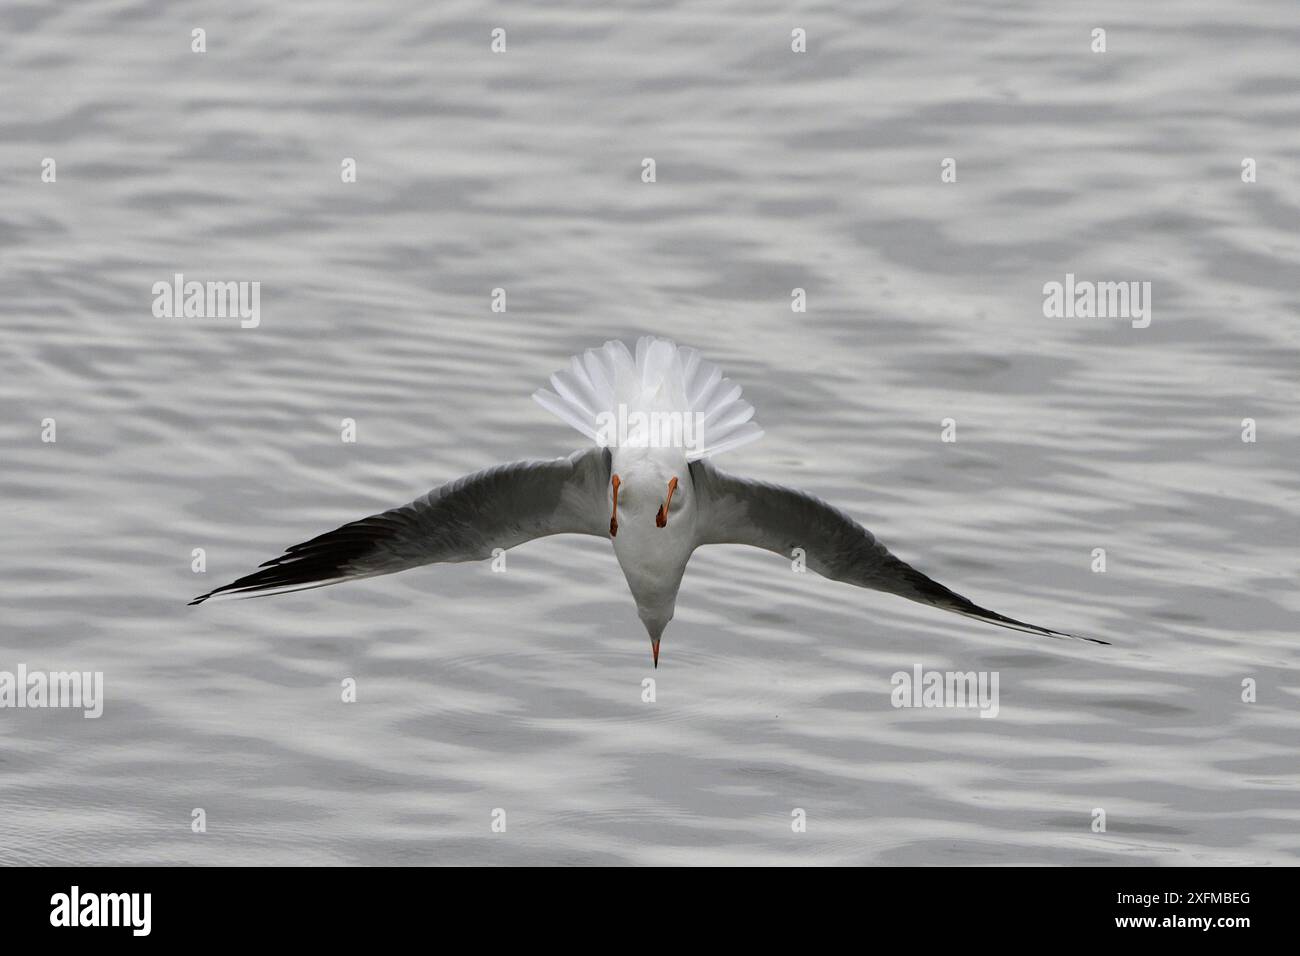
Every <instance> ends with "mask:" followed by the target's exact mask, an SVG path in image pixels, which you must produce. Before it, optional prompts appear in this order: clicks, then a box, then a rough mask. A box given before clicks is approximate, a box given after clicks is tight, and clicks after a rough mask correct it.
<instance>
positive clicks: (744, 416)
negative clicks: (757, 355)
mask: <svg viewBox="0 0 1300 956" xmlns="http://www.w3.org/2000/svg"><path fill="white" fill-rule="evenodd" d="M551 387H552V388H554V389H555V391H553V392H552V391H548V390H547V389H544V388H543V389H538V390H537V391H536V392H535V393H533V398H534V400H536V402H537V404H539V405H541V406H542V407H543V408H545V409H546V410H547V411H548V412H550V413H551V414H552V415H555V416H556V417H557V418H559V419H560V420H561V421H564V422H566V423H568V424H569V425H571V426H573V427H574V428H576V429H577V430H578V431H580V432H581V433H582V434H584V435H586V436H587V437H588V438H590V439H591V440H592V441H594V442H595V443H596V444H597V445H602V446H606V447H618V446H633V445H643V446H644V445H650V446H664V445H678V444H680V445H681V447H683V449H684V450H685V452H686V458H687V460H688V461H696V460H698V459H700V458H704V457H706V456H708V455H718V454H721V453H722V452H724V451H730V450H731V449H733V448H738V447H740V446H741V445H747V444H749V443H750V442H752V441H757V440H758V439H759V438H762V437H763V430H762V429H761V428H759V427H758V423H757V422H755V421H754V420H753V418H754V407H753V406H752V405H750V404H749V402H746V401H744V400H743V399H741V397H740V391H741V389H740V386H739V385H737V384H736V383H734V382H732V381H731V379H729V378H726V377H725V376H723V374H722V370H721V369H720V368H718V366H716V365H714V364H713V363H712V362H710V361H708V360H706V359H704V358H703V357H702V356H701V355H700V353H699V352H697V351H696V350H695V349H692V348H683V347H681V346H678V345H675V344H674V343H672V342H670V341H668V340H667V339H658V338H653V337H651V336H643V337H642V338H640V339H638V340H637V343H636V354H635V355H633V354H632V353H631V352H630V351H629V350H628V348H627V346H626V345H624V344H623V343H622V342H617V341H612V342H606V343H605V344H604V345H603V346H601V347H600V348H598V349H588V350H587V351H586V352H584V353H583V354H581V355H575V356H573V358H571V359H570V360H569V367H568V368H567V369H561V370H560V371H558V372H556V373H555V374H554V375H552V376H551Z"/></svg>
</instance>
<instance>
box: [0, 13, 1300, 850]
mask: <svg viewBox="0 0 1300 956" xmlns="http://www.w3.org/2000/svg"><path fill="white" fill-rule="evenodd" d="M498 26H499V27H504V28H505V29H506V31H507V52H505V53H503V54H494V53H492V52H491V50H490V49H489V45H490V42H491V31H492V29H493V28H494V27H498ZM196 27H202V28H204V29H205V30H206V34H207V47H208V49H207V52H206V53H202V54H198V53H193V52H191V49H190V44H191V30H193V29H194V28H196ZM795 27H801V28H803V29H805V30H806V31H807V35H808V51H807V52H806V53H803V54H797V53H793V52H791V49H790V43H791V39H790V33H791V30H792V29H794V28H795ZM1094 27H1104V28H1106V30H1107V51H1106V52H1105V53H1095V52H1093V51H1092V50H1091V49H1090V44H1091V42H1092V41H1091V31H1092V29H1093V28H1094ZM1298 46H1300V10H1298V8H1297V7H1296V5H1295V4H1294V3H1293V2H1290V0H1273V2H1238V3H1231V4H1226V3H1220V2H1208V0H1205V2H1178V3H1174V2H1168V3H1156V4H1140V5H1137V4H1132V3H1127V2H1126V3H1119V2H1115V3H1099V4H1089V5H1087V6H1086V7H1076V6H1068V7H1067V6H1065V5H1061V4H1050V3H1004V2H999V3H992V2H963V3H924V2H913V3H903V2H891V3H875V2H859V0H854V2H852V3H850V2H847V0H839V2H835V3H796V4H790V3H777V2H766V0H746V2H744V3H741V2H738V0H727V2H715V3H691V4H686V3H680V4H673V3H666V2H662V0H657V2H654V3H649V2H645V3H636V4H629V3H609V2H601V3H595V2H581V3H564V4H545V5H541V4H538V5H525V4H511V5H483V4H471V3H463V2H452V3H447V2H440V3H437V4H428V3H414V2H411V3H402V4H396V3H394V4H387V5H386V6H381V5H377V4H358V3H341V2H334V3H319V2H316V3H306V2H282V3H276V4H251V3H246V2H236V3H225V4H219V5H216V4H198V3H175V4H171V3H169V4H161V3H158V2H156V0H148V2H86V3H77V4H58V3H54V2H53V0H44V2H39V3H34V4H33V3H23V2H14V0H10V2H6V3H5V5H4V6H3V7H2V8H0V81H2V82H0V88H3V89H4V91H5V94H6V95H5V96H4V97H2V98H0V323H2V324H0V333H2V339H0V341H2V344H3V348H2V349H0V585H2V586H0V670H9V671H13V670H14V669H15V668H16V667H17V665H18V664H19V663H22V664H25V665H26V666H27V667H28V668H29V669H33V670H35V669H44V670H73V669H75V670H84V671H102V672H103V675H104V697H105V701H104V712H103V716H102V717H100V718H99V719H85V718H83V717H82V715H81V712H80V711H76V710H69V709H44V710H42V709H3V710H0V861H3V862H9V863H14V862H17V863H74V864H98V863H110V862H120V863H193V864H234V863H253V864H276V863H311V864H338V863H363V864H376V863H401V864H416V863H420V864H444V863H543V862H553V863H653V864H670V863H723V864H750V863H757V864H773V863H823V864H829V863H874V864H990V863H1012V862H1027V863H1052V864H1084V865H1087V864H1102V863H1119V864H1162V865H1198V864H1211V863H1216V864H1258V863H1275V864H1295V863H1296V862H1297V854H1298V853H1300V760H1298V756H1300V748H1298V741H1300V716H1298V714H1297V705H1298V704H1300V680H1298V679H1297V676H1296V665H1297V663H1298V661H1297V657H1298V655H1297V634H1296V620H1297V618H1296V614H1297V611H1298V610H1300V597H1298V596H1297V588H1296V580H1297V573H1298V572H1300V561H1298V560H1297V550H1296V540H1297V521H1296V518H1297V510H1298V505H1300V478H1298V477H1297V473H1296V472H1297V468H1296V466H1297V461H1298V460H1300V455H1298V454H1297V452H1300V420H1298V419H1297V414H1296V412H1297V409H1296V400H1297V395H1298V394H1300V393H1298V390H1297V384H1298V383H1297V378H1298V377H1300V337H1298V334H1297V329H1298V327H1300V271H1298V269H1297V263H1298V262H1300V235H1298V233H1297V223H1300V186H1298V185H1297V175H1298V174H1300V80H1298V79H1297V73H1296V50H1297V48H1298ZM46 157H49V158H53V159H54V160H55V161H56V164H57V166H56V175H57V179H56V181H55V182H52V183H46V182H42V180H41V171H42V160H43V159H44V158H46ZM345 157H351V158H354V159H355V160H356V162H357V170H358V176H357V182H355V183H343V182H342V181H341V176H340V164H341V163H342V161H343V159H344V158H345ZM646 157H652V158H654V159H655V160H656V164H657V168H656V178H657V181H656V182H654V183H651V184H647V183H643V182H642V180H641V172H642V160H643V159H644V158H646ZM948 157H951V158H954V159H956V162H957V181H956V182H953V183H944V182H941V180H940V172H941V169H940V164H941V162H942V160H943V159H945V158H948ZM1246 157H1250V158H1253V159H1254V160H1255V161H1256V164H1257V181H1256V182H1254V183H1245V182H1243V181H1242V168H1241V164H1242V160H1243V158H1246ZM178 272H179V273H183V274H184V275H185V276H186V278H187V279H198V280H200V281H206V280H220V281H258V282H260V283H261V314H260V325H259V326H258V327H256V328H247V329H245V328H241V327H240V323H239V321H238V320H237V319H231V318H225V319H223V318H189V319H185V318H172V319H169V318H155V317H154V315H153V313H152V311H151V306H152V303H153V299H154V295H153V293H152V291H151V289H152V286H153V284H154V283H155V282H159V281H164V282H166V281H170V280H171V277H172V276H173V274H175V273H178ZM1067 273H1072V274H1074V275H1076V276H1078V277H1079V278H1080V279H1091V280H1097V281H1149V282H1150V283H1151V284H1152V313H1151V319H1152V321H1151V324H1150V326H1149V327H1147V328H1135V327H1134V326H1133V324H1132V322H1130V321H1129V320H1128V319H1126V318H1122V317H1121V318H1114V317H1112V318H1045V317H1044V314H1043V286H1044V284H1045V283H1048V282H1052V281H1064V278H1065V275H1066V274H1067ZM796 287H799V288H803V289H805V290H806V292H807V301H808V310H807V312H806V313H796V312H793V311H792V310H791V290H792V289H794V288H796ZM494 288H504V289H505V290H506V292H507V311H506V312H504V313H499V312H493V311H492V310H491V308H490V305H491V292H492V290H493V289H494ZM644 333H656V334H660V335H666V336H670V337H673V338H675V339H677V340H678V341H681V342H683V343H685V344H690V345H693V346H695V347H697V348H699V349H701V350H702V351H703V352H704V353H705V354H706V355H707V356H708V357H710V358H712V359H713V360H714V361H716V362H718V363H719V364H721V365H722V366H723V367H724V369H725V370H726V371H727V373H728V374H729V375H731V376H732V377H733V378H734V379H736V380H737V381H739V382H741V383H742V384H744V385H745V387H746V397H747V398H749V399H750V400H751V401H752V402H753V403H754V405H755V406H756V407H757V409H758V419H759V421H760V422H761V423H762V424H763V426H764V427H765V429H766V430H767V435H766V437H765V438H764V439H763V441H761V442H759V443H757V444H754V445H750V446H747V447H746V448H744V449H742V450H739V451H736V452H735V453H733V454H729V455H726V456H724V457H723V458H722V459H720V461H719V464H720V465H721V466H722V467H725V468H728V469H730V470H734V471H739V472H743V473H746V474H751V475H754V476H757V477H762V478H765V479H768V480H772V481H780V482H785V483H789V484H792V485H797V486H800V487H804V488H807V489H809V490H811V491H813V492H815V493H817V494H819V495H821V496H823V497H826V498H828V499H829V500H831V501H834V502H836V503H837V504H839V505H840V506H842V507H844V508H845V509H847V510H848V511H849V512H851V513H852V514H853V515H854V516H855V517H857V518H858V519H859V520H861V521H862V522H863V523H864V524H865V525H867V527H869V528H871V529H872V530H873V531H874V532H875V533H876V534H877V535H878V536H879V537H881V538H882V539H883V540H884V541H885V542H886V543H887V544H889V545H890V547H891V548H892V549H893V550H894V551H895V552H897V553H898V554H899V555H900V556H902V557H903V558H905V559H907V560H909V561H912V562H913V563H915V564H916V565H918V566H919V567H920V568H922V569H923V570H925V571H927V572H928V573H930V574H931V575H933V576H934V577H936V578H938V579H939V580H940V581H943V582H944V583H946V584H948V585H949V586H951V587H953V588H954V589H956V590H958V591H960V592H962V593H964V594H966V595H968V596H970V597H972V598H973V599H975V600H976V601H978V602H980V603H983V604H985V605H987V606H989V607H992V608H994V609H996V610H999V611H1001V612H1003V613H1005V614H1009V615H1011V616H1013V617H1017V618H1021V619H1024V620H1028V621H1033V622H1037V623H1041V624H1045V625H1048V626H1051V627H1055V628H1059V629H1062V630H1068V631H1073V632H1078V633H1082V634H1089V635H1093V636H1097V637H1102V638H1105V639H1108V640H1110V641H1112V642H1113V644H1112V646H1110V647H1101V646H1094V645H1088V644H1081V643H1075V642H1060V641H1051V640H1046V639H1041V638H1035V637H1030V636H1027V635H1023V634H1017V633H1012V632H1009V631H1004V630H1000V629H997V628H993V627H989V626H985V625H981V624H978V623H975V622H972V621H967V620H965V619H962V618H959V617H956V616H952V615H947V614H944V613H942V612H940V611H937V610H932V609H929V608H926V607H922V606H920V605H914V604H909V603H908V602H905V601H903V600H901V599H898V598H894V597H890V596H888V595H883V594H879V593H874V592H866V591H861V590H856V589H853V588H849V587H846V586H844V585H838V584H834V583H831V582H829V581H826V580H823V579H820V578H817V577H815V576H813V575H798V574H794V573H791V568H790V565H789V562H786V561H782V560H781V559H780V558H777V557H774V556H772V555H769V554H765V553H760V552H751V551H746V550H744V549H740V548H735V547H723V548H714V549H710V550H704V551H701V552H699V553H697V555H696V556H695V558H694V560H693V562H692V564H691V566H690V568H689V570H688V572H687V576H686V580H685V582H684V585H683V589H682V594H681V598H680V600H679V603H678V612H677V618H676V620H675V621H674V623H673V624H672V626H671V627H670V628H669V630H668V632H667V634H666V636H665V639H664V644H663V658H662V660H661V666H660V668H659V670H658V671H657V672H656V671H653V670H651V668H650V652H649V643H648V640H647V638H646V636H645V633H644V631H643V630H642V628H641V626H640V623H639V622H638V620H637V617H636V613H635V609H634V606H633V604H632V600H631V598H630V596H629V595H628V594H627V591H626V587H625V585H624V583H623V580H622V576H621V573H620V571H619V569H618V566H617V564H616V563H615V561H614V559H613V555H612V553H611V549H610V547H609V544H608V543H607V542H604V541H601V540H598V539H595V538H587V539H577V538H551V539H547V540H543V541H538V542H533V543H531V544H528V545H525V546H523V547H521V548H519V549H518V550H516V551H513V552H511V553H510V554H509V555H508V563H507V571H506V573H504V574H501V573H493V572H492V571H491V568H490V566H489V565H488V564H464V565H450V566H439V567H429V568H421V569H417V570H414V571H409V572H406V573H403V574H400V575H396V576H393V577H387V578H379V579H374V580H369V581H362V582H356V583H350V584H344V585H341V586H338V587H334V588H328V589H322V590H315V591H308V592H304V593H299V594H292V595H287V596H283V597H277V598H270V599H266V600H256V601H245V602H234V603H225V604H209V605H205V606H203V607H199V608H192V607H187V606H186V601H187V600H189V599H190V598H191V597H193V596H194V595H195V594H198V593H200V592H202V591H206V590H209V589H210V588H212V587H214V586H217V585H219V584H223V583H225V582H226V581H228V580H230V579H231V578H233V577H235V576H238V575H240V574H244V573H246V572H247V571H249V570H251V569H252V568H253V567H255V566H256V565H257V564H258V563H259V562H261V561H263V560H266V559H267V558H270V557H273V556H274V555H276V554H278V553H279V552H280V550H281V549H283V548H284V547H286V546H287V545H290V544H293V543H295V542H298V541H301V540H304V539H305V538H307V537H310V536H312V535H314V534H316V533H319V532H321V531H325V530H328V529H330V528H332V527H335V526H336V525H338V524H340V523H342V522H344V521H348V520H351V519H353V518H357V517H361V516H363V515H366V514H369V513H372V512H375V511H379V510H383V509H385V508H388V507H391V506H393V505H396V504H400V503H402V502H404V501H407V500H409V499H411V498H413V497H415V496H417V495H419V494H423V493H424V492H425V491H426V490H428V489H429V488H430V487H433V486H435V485H437V484H440V483H441V482H443V481H445V480H447V479H450V478H453V477H455V476H458V475H460V474H463V473H465V472H468V471H472V470H475V469H477V468H479V467H482V466H485V465H489V464H493V463H495V462H498V461H501V460H507V459H513V458H519V457H527V456H552V455H558V454H564V453H567V452H568V451H570V450H571V449H572V448H574V447H576V446H577V444H578V442H579V441H580V440H581V439H580V438H579V437H578V436H577V435H576V434H575V433H574V432H572V431H570V430H568V429H567V428H565V426H563V425H562V424H560V423H558V422H557V421H555V420H554V419H552V418H550V417H549V416H548V415H547V414H546V413H545V412H544V411H542V410H541V409H540V408H538V407H537V406H536V405H534V404H533V403H532V402H531V401H530V400H529V395H530V393H531V392H532V391H533V390H534V389H535V388H536V387H538V386H539V385H541V384H543V383H544V381H545V377H546V376H547V374H549V373H550V372H551V371H553V370H554V369H556V368H559V367H560V366H561V365H562V364H563V363H564V362H565V360H566V359H567V356H569V355H570V354H571V353H573V352H575V351H579V350H581V349H583V348H586V347H589V346H594V345H598V344H600V343H601V342H603V341H605V340H606V339H609V338H617V337H621V338H624V339H625V340H628V341H631V340H632V339H633V338H634V337H635V336H637V335H639V334H644ZM51 418H52V419H54V420H55V423H56V436H55V437H56V439H57V440H56V441H54V442H47V441H42V429H43V426H42V422H43V420H45V419H51ZM345 418H351V419H354V420H355V422H356V424H357V436H358V440H357V441H356V442H355V443H345V442H343V441H342V440H341V436H340V428H341V421H342V420H343V419H345ZM945 418H952V419H954V420H955V422H956V435H957V441H956V442H954V443H948V442H943V441H941V437H940V432H941V424H940V423H941V422H942V420H943V419H945ZM1245 418H1250V419H1253V420H1254V421H1255V423H1256V429H1257V440H1256V441H1254V442H1243V441H1242V420H1243V419H1245ZM196 548H202V549H204V550H205V552H206V561H207V564H206V572H205V573H201V574H199V573H195V572H194V571H193V570H192V568H191V562H192V557H191V556H192V553H193V551H194V549H196ZM1097 548H1103V549H1105V552H1106V570H1105V572H1104V573H1098V572H1095V571H1094V570H1093V566H1094V560H1095V559H1094V556H1093V554H1094V549H1097ZM918 664H919V665H921V666H923V667H924V668H926V669H936V670H961V671H967V670H974V671H988V672H997V674H998V675H999V678H1000V695H1001V699H1000V710H999V713H998V716H997V717H996V718H995V719H982V718H980V717H979V716H978V715H977V713H976V712H975V711H972V710H970V709H956V708H946V709H896V708H894V707H893V706H891V699H890V691H891V683H890V680H891V675H893V674H894V673H895V672H897V671H907V672H910V671H911V670H912V668H913V667H914V666H915V665H918ZM648 677H654V678H655V680H656V681H657V685H656V700H655V702H653V703H646V702H643V701H642V681H643V680H644V679H646V678H648ZM346 678H353V679H355V680H356V682H357V701H356V702H355V703H348V704H345V703H343V702H342V700H341V682H342V681H343V680H344V679H346ZM1247 679H1249V680H1252V681H1253V682H1254V686H1255V688H1256V699H1255V700H1254V702H1244V701H1243V700H1242V697H1243V681H1246V680H1247ZM196 808H202V810H203V811H204V812H205V815H206V825H207V830H206V832H205V833H195V832H193V828H192V825H191V822H192V814H193V811H194V810H195V809H196ZM498 808H499V809H503V810H505V811H506V820H507V827H506V832H504V833H494V832H492V829H491V823H492V814H493V811H494V810H495V809H498ZM796 808H800V809H802V810H804V811H805V813H806V818H807V831H806V832H803V833H796V832H794V831H793V829H792V812H793V811H794V810H795V809H796ZM1098 809H1100V810H1104V811H1105V814H1106V817H1105V820H1106V829H1105V832H1095V831H1094V827H1093V821H1094V818H1095V813H1094V811H1095V810H1098Z"/></svg>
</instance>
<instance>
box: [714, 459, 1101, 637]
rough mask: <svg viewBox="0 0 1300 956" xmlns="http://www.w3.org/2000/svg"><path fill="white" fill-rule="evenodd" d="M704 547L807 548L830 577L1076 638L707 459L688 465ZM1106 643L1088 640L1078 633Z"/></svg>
mask: <svg viewBox="0 0 1300 956" xmlns="http://www.w3.org/2000/svg"><path fill="white" fill-rule="evenodd" d="M691 478H692V481H693V482H694V485H695V494H696V498H697V501H696V505H697V508H698V513H699V515H700V519H699V529H700V530H699V536H700V540H699V543H700V544H747V545H751V546H753V547H756V548H762V549H764V550H765V551H772V552H775V553H776V554H781V555H784V556H785V557H787V558H789V557H792V555H793V552H794V549H795V548H801V549H803V552H804V556H805V561H806V563H807V566H808V567H809V568H811V569H812V570H813V571H816V572H817V573H818V574H820V575H822V576H823V577H827V578H830V579H831V580H832V581H843V582H844V583H846V584H854V585H857V586H858V587H861V588H872V589H873V590H876V591H887V592H889V593H890V594H897V595H899V596H901V597H905V598H907V599H908V600H910V601H917V602H919V603H921V604H928V605H930V606H931V607H937V608H942V609H943V610H945V611H954V612H956V613H957V614H964V615H966V616H967V617H972V618H975V619H976V620H979V621H985V622H987V623H989V624H997V625H999V626H1000V627H1007V628H1011V629H1012V630H1016V631H1024V632H1026V633H1029V634H1042V635H1045V636H1047V637H1074V635H1072V634H1063V633H1061V632H1060V631H1053V630H1050V629H1049V628H1045V627H1038V626H1036V625H1034V624H1026V623H1025V622H1024V621H1017V620H1015V619H1014V618H1009V617H1004V616H1003V615H1001V614H998V613H996V612H994V611H990V610H988V609H986V608H982V607H980V606H979V605H977V604H975V603H974V602H972V601H970V600H968V599H967V598H964V597H962V596H961V595H960V594H957V593H955V592H953V591H950V590H948V589H947V588H946V587H944V586H943V585H942V584H939V583H938V582H937V581H933V580H931V579H930V578H928V577H926V576H925V575H924V574H922V573H921V572H920V571H918V570H916V568H914V567H912V566H911V565H910V564H907V563H906V562H904V561H900V560H899V559H898V558H896V557H894V556H893V555H892V554H890V553H889V551H888V550H887V549H886V548H885V546H884V545H883V544H881V543H880V542H879V541H877V540H876V539H875V537H874V536H873V535H872V534H871V532H870V531H868V530H867V529H866V528H864V527H862V525H860V524H858V523H857V522H856V521H854V520H853V519H852V518H850V517H849V516H848V515H846V514H845V513H844V512H843V511H840V510H839V509H838V508H835V507H833V506H831V505H829V504H827V503H826V502H824V501H822V500H821V499H820V498H815V497H813V496H812V495H810V494H806V493H805V492H802V491H796V490H794V489H792V488H783V487H781V486H780V485H771V484H767V483H766V482H761V481H750V480H748V479H745V478H737V477H736V476H734V475H729V474H727V473H726V472H723V471H719V470H718V469H717V468H714V467H713V466H712V465H711V464H709V463H708V462H707V461H704V460H701V461H697V462H695V463H693V464H692V465H691ZM1076 640H1084V641H1091V642H1092V643H1094V644H1106V643H1108V642H1106V641H1099V640H1096V639H1095V638H1091V637H1082V638H1076Z"/></svg>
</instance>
